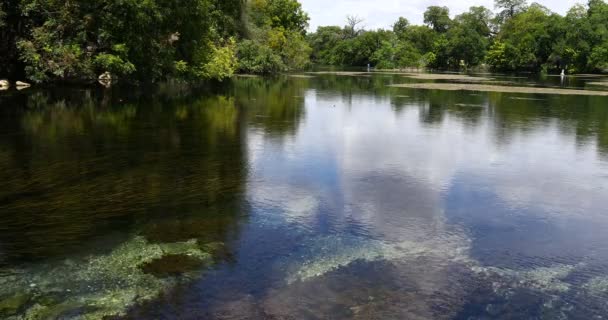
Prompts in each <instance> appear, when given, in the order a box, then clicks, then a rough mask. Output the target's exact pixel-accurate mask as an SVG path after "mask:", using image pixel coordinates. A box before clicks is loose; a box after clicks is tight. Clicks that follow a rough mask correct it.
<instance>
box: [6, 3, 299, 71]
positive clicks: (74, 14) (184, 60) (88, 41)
mask: <svg viewBox="0 0 608 320" xmlns="http://www.w3.org/2000/svg"><path fill="white" fill-rule="evenodd" d="M0 25H2V27H1V29H0V40H2V41H1V44H0V57H1V58H0V59H1V61H0V62H1V64H0V77H4V76H7V77H10V78H13V79H20V78H28V79H30V80H31V81H35V82H44V81H49V80H64V81H82V80H89V79H95V78H97V76H98V75H99V74H101V73H104V72H109V73H111V74H112V75H113V76H114V77H119V78H129V79H134V80H139V81H156V80H159V79H165V78H169V77H182V78H187V79H220V80H221V79H223V78H225V77H229V76H231V75H232V74H233V73H234V72H236V71H237V70H239V71H242V72H272V71H282V70H290V69H297V68H302V67H303V66H305V65H306V64H307V63H308V59H309V56H310V49H309V47H308V45H307V43H306V42H305V41H304V34H305V30H306V28H307V26H308V16H307V15H306V14H305V13H304V12H303V11H302V9H301V6H300V4H299V2H298V1H296V0H250V1H244V0H183V1H179V3H176V2H174V1H164V0H121V1H117V0H99V1H88V0H61V1H58V0H16V1H8V2H7V1H3V2H2V3H1V4H0ZM287 43H289V44H290V45H289V46H287V45H286V44H287Z"/></svg>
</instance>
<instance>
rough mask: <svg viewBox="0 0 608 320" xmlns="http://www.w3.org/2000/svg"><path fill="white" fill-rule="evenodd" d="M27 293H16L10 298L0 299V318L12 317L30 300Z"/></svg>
mask: <svg viewBox="0 0 608 320" xmlns="http://www.w3.org/2000/svg"><path fill="white" fill-rule="evenodd" d="M30 298H31V297H30V295H29V294H27V293H17V294H15V295H12V296H10V297H5V298H0V316H10V315H14V314H16V313H17V312H19V310H20V309H21V308H23V307H24V306H25V304H26V303H27V302H28V301H29V300H30Z"/></svg>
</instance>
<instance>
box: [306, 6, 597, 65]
mask: <svg viewBox="0 0 608 320" xmlns="http://www.w3.org/2000/svg"><path fill="white" fill-rule="evenodd" d="M495 4H496V8H497V9H498V10H497V11H498V12H497V13H496V14H495V13H493V12H492V11H490V10H489V9H487V8H485V7H471V8H470V9H469V10H468V11H467V12H464V13H462V14H460V15H457V16H455V17H453V18H451V17H450V12H449V9H448V8H447V7H439V6H431V7H429V8H428V9H427V10H426V12H425V13H424V23H425V25H422V26H417V25H411V24H410V23H409V21H408V20H407V19H405V18H399V20H398V21H396V22H395V23H394V25H393V28H392V30H383V29H378V30H363V29H357V28H356V26H357V25H359V24H360V23H361V20H360V19H353V18H352V17H349V18H348V21H347V25H346V26H344V27H339V26H324V27H319V28H318V29H317V31H316V32H314V33H311V34H309V35H308V36H307V37H308V41H309V43H310V45H311V47H312V48H313V53H312V59H313V60H314V61H315V62H316V63H319V64H325V65H337V66H365V65H367V64H372V65H373V66H375V67H377V68H382V69H387V68H389V69H390V68H407V67H427V68H433V69H464V68H469V67H476V66H487V67H489V68H492V69H494V70H505V71H551V70H561V69H568V71H570V72H599V71H603V70H605V69H606V68H608V31H607V30H608V5H607V4H606V3H605V2H604V1H602V0H590V1H589V2H588V3H587V5H586V6H582V5H577V6H575V7H573V8H572V9H571V10H570V11H569V12H568V14H567V15H566V16H560V15H558V14H556V13H553V12H551V11H550V10H549V9H547V8H545V7H543V6H541V5H539V4H536V3H533V4H531V5H528V4H527V3H526V2H525V0H496V3H495ZM353 22H354V23H353Z"/></svg>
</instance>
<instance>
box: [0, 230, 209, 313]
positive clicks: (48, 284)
mask: <svg viewBox="0 0 608 320" xmlns="http://www.w3.org/2000/svg"><path fill="white" fill-rule="evenodd" d="M201 248H202V246H201V244H199V242H198V241H197V240H190V241H186V242H176V243H150V242H148V241H147V240H145V238H143V237H141V236H135V237H133V238H132V239H130V240H129V241H127V242H125V243H123V244H122V245H120V246H118V247H117V248H115V249H114V250H113V251H111V252H110V253H107V254H103V255H97V256H95V255H91V256H87V257H84V258H81V259H74V260H65V261H63V262H62V263H59V264H57V263H55V264H45V265H39V266H35V267H31V268H26V269H23V270H18V271H16V274H13V275H10V276H6V277H3V278H0V297H4V298H0V316H2V317H4V318H6V319H11V320H20V319H28V320H30V319H54V318H58V317H61V318H65V319H71V318H78V319H100V318H103V317H105V316H114V315H121V314H123V312H125V311H126V309H127V308H128V307H130V306H132V305H134V304H137V303H141V302H143V301H146V300H150V299H153V298H155V297H156V296H158V295H159V294H160V293H161V292H163V291H164V290H167V289H169V288H170V287H171V286H172V285H174V284H175V283H176V282H177V281H179V279H178V278H176V277H174V276H175V275H178V274H179V275H184V276H185V277H186V278H192V277H197V276H199V275H200V274H201V272H200V270H201V268H202V267H203V266H204V265H206V264H210V263H211V261H212V259H211V255H210V254H209V253H207V252H205V251H204V250H202V249H201ZM159 261H160V262H167V261H171V262H186V261H187V262H188V263H187V264H184V265H181V266H180V265H176V264H175V263H173V264H163V263H159ZM163 267H166V269H163ZM155 274H157V275H162V276H163V277H162V278H159V277H156V276H154V275H155Z"/></svg>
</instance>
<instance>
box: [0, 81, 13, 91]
mask: <svg viewBox="0 0 608 320" xmlns="http://www.w3.org/2000/svg"><path fill="white" fill-rule="evenodd" d="M10 86H11V84H10V83H9V82H8V80H0V90H7V89H8V88H10Z"/></svg>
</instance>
